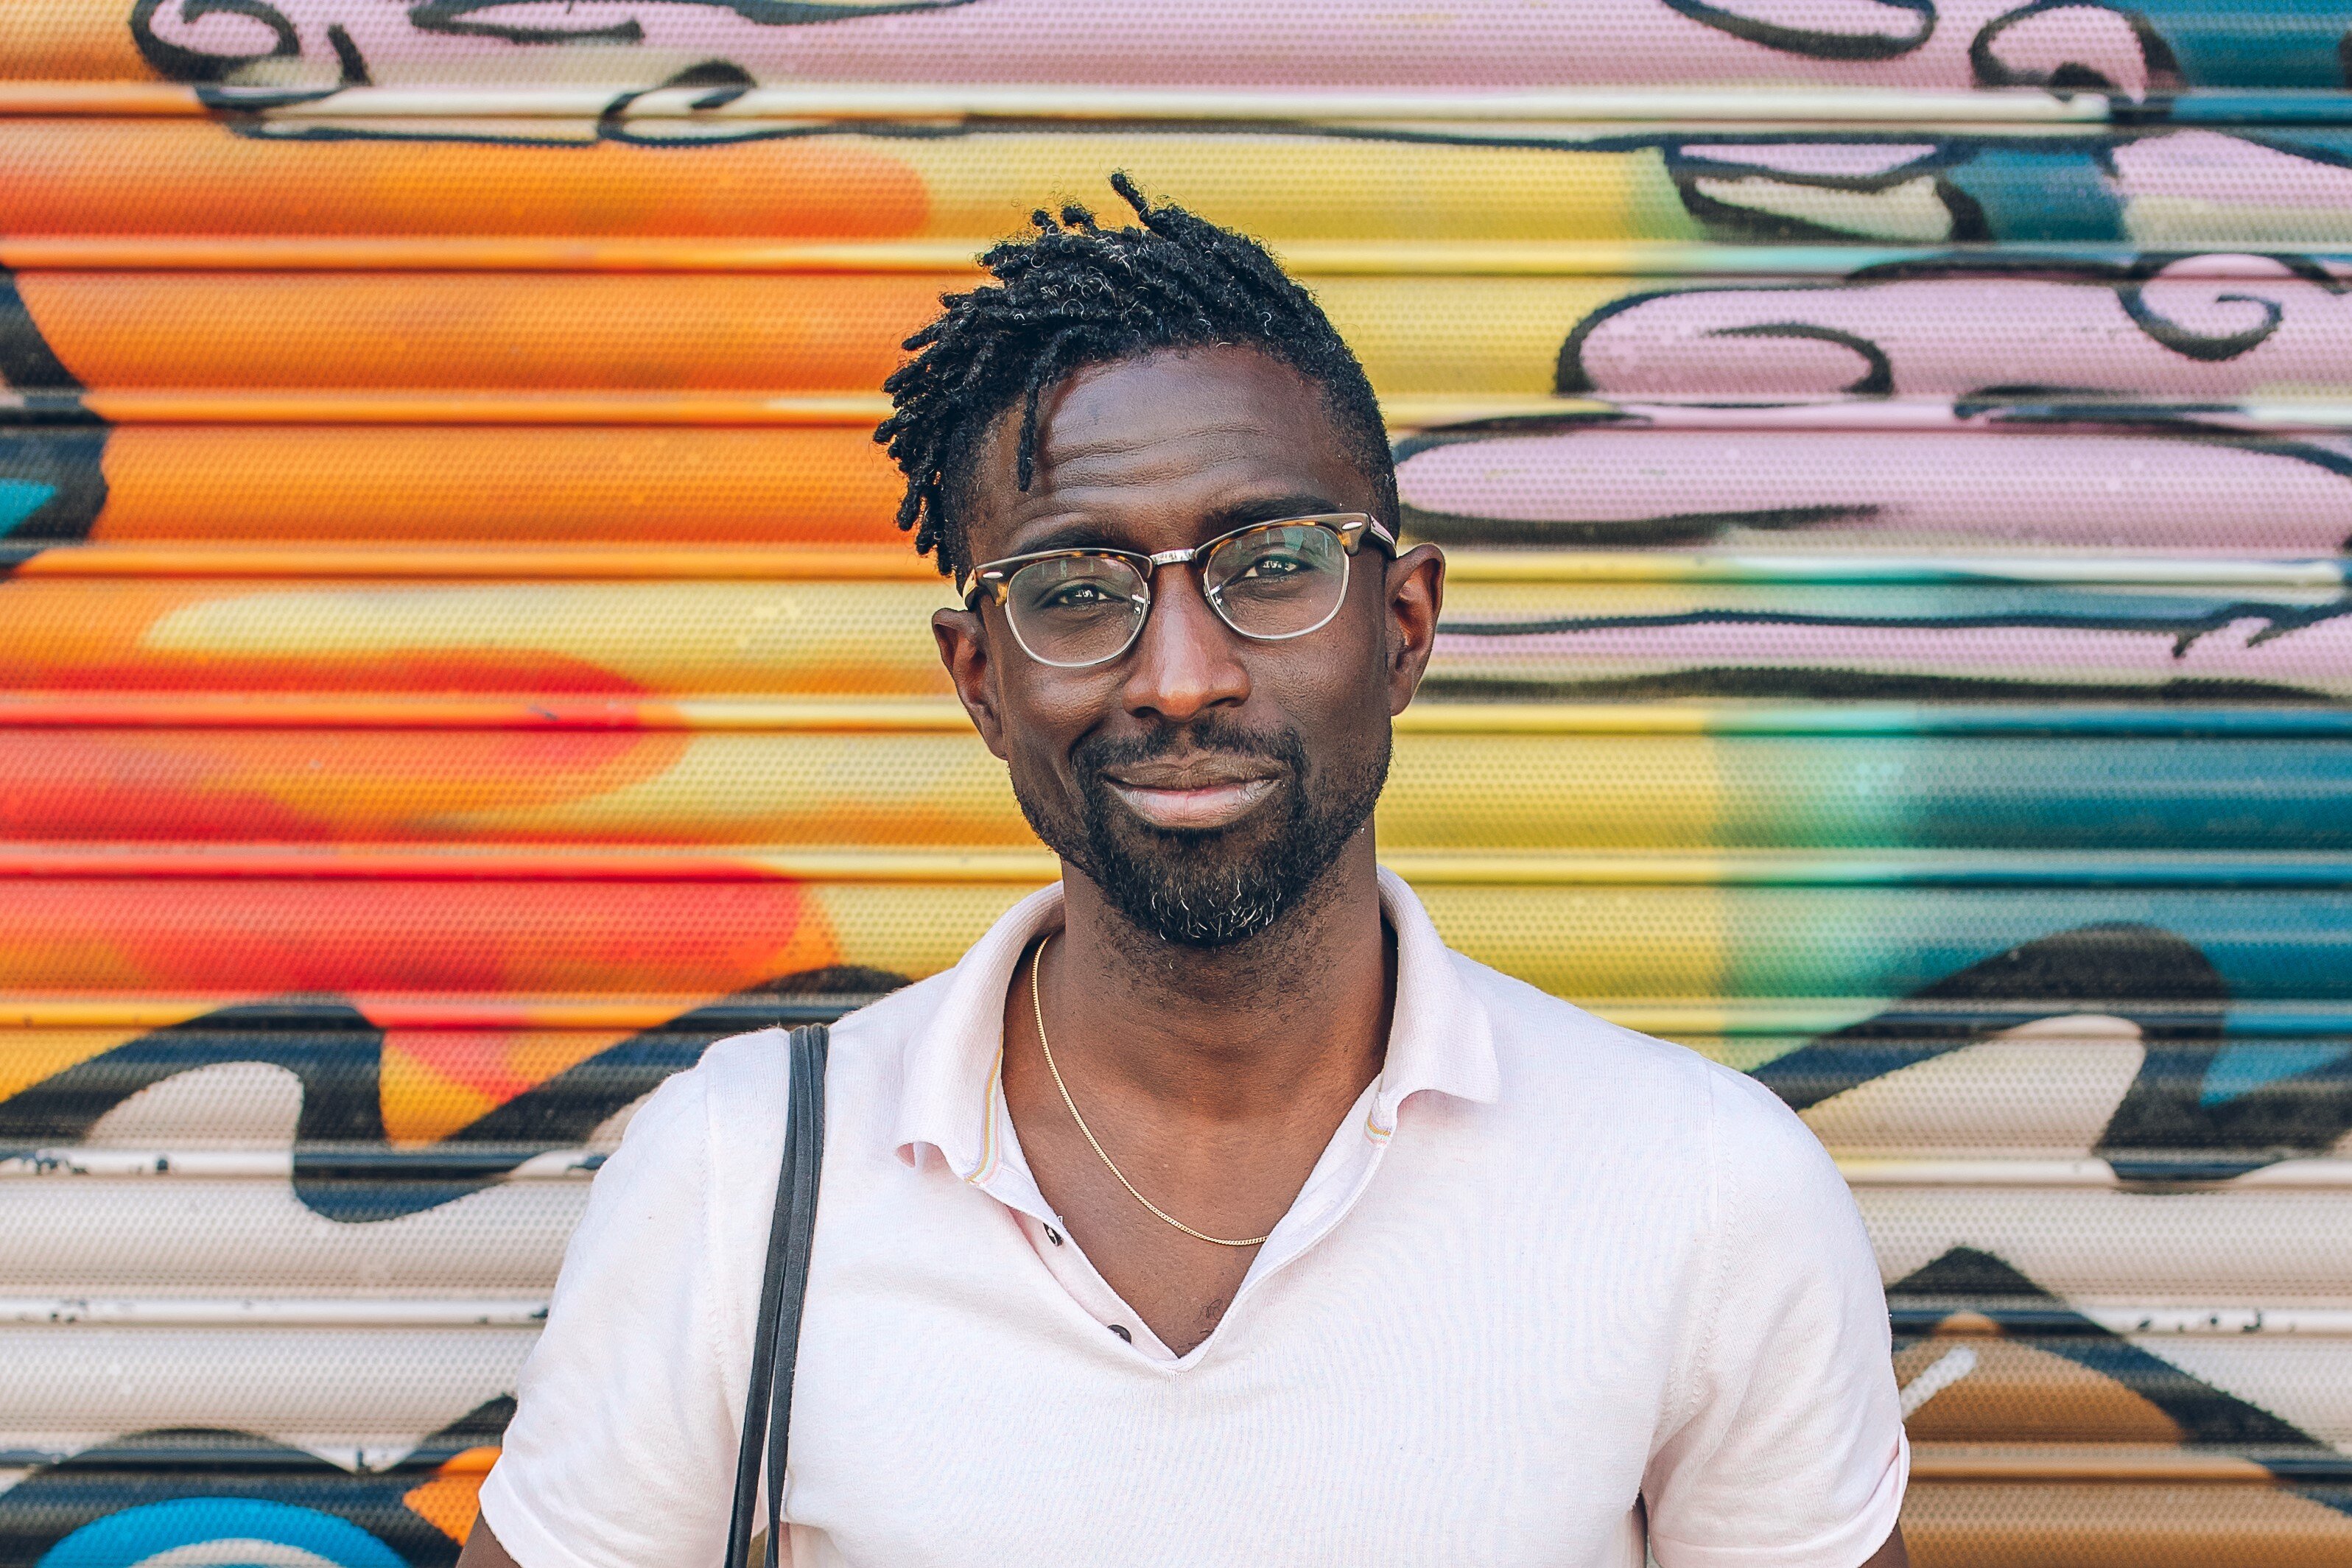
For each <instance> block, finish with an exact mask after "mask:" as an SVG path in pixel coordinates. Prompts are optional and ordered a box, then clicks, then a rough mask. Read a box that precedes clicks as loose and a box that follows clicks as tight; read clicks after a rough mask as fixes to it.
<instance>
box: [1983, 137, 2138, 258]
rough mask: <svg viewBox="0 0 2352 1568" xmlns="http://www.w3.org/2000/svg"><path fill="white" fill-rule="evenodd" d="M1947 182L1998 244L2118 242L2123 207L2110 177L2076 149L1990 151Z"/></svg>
mask: <svg viewBox="0 0 2352 1568" xmlns="http://www.w3.org/2000/svg"><path fill="white" fill-rule="evenodd" d="M1944 178H1945V180H1946V181H1947V182H1948V183H1950V184H1951V185H1952V186H1953V187H1954V188H1955V189H1957V190H1958V191H1959V192H1960V193H1962V194H1964V195H1966V196H1967V197H1968V198H1969V200H1970V201H1972V202H1974V203H1975V204H1976V205H1977V209H1978V211H1979V212H1980V213H1982V214H1984V220H1985V232H1986V234H1987V235H1989V236H1990V237H1993V238H1998V239H2002V240H2015V241H2024V242H2028V243H2032V242H2035V241H2042V240H2051V241H2099V240H2107V241H2116V240H2121V239H2124V238H2126V237H2127V236H2126V232H2125V228H2124V204H2123V200H2122V197H2121V196H2120V195H2119V194H2118V193H2117V192H2116V187H2115V184H2114V183H2113V182H2112V181H2111V180H2110V179H2109V178H2108V176H2107V174H2106V172H2105V170H2103V169H2101V168H2100V167H2099V165H2098V164H2097V163H2096V162H2094V161H2093V160H2092V159H2090V158H2086V157H2084V155H2083V154H2082V153H2081V152H2077V151H2074V150H2073V149H2058V150H2054V151H2053V150H2048V149H2041V148H2032V149H2012V148H2005V147H1986V148H1984V149H1983V150H1981V151H1979V152H1978V153H1977V154H1976V155H1975V156H1974V157H1972V158H1969V160H1967V161H1966V162H1962V163H1959V164H1958V165H1956V166H1955V167H1954V168H1952V169H1951V170H1949V171H1948V172H1946V174H1945V175H1944Z"/></svg>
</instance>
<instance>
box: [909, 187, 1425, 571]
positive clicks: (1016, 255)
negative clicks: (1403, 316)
mask: <svg viewBox="0 0 2352 1568" xmlns="http://www.w3.org/2000/svg"><path fill="white" fill-rule="evenodd" d="M1110 184H1111V189H1112V190H1114V191H1116V192H1118V193H1119V195H1120V196H1121V197H1122V198H1123V199H1124V200H1125V201H1126V202H1127V204H1128V205H1129V206H1130V207H1132V208H1134V209H1135V215H1136V216H1137V217H1138V218H1139V219H1140V220H1141V222H1142V225H1143V226H1142V227H1141V228H1140V229H1129V228H1108V229H1107V228H1101V227H1098V226H1097V225H1096V223H1095V218H1094V214H1092V213H1090V212H1088V211H1087V209H1086V208H1084V207H1081V206H1078V205H1076V204H1070V205H1066V206H1065V207H1063V209H1062V211H1061V216H1060V219H1059V221H1058V222H1057V221H1056V220H1055V216H1054V215H1053V214H1050V213H1048V212H1046V211H1045V210H1044V209H1043V208H1040V209H1039V210H1038V211H1036V212H1035V213H1033V214H1030V221H1031V222H1033V223H1034V224H1035V225H1037V233H1036V234H1035V235H1030V236H1026V237H1024V238H1022V239H1017V240H1006V241H1004V242H1003V244H1000V245H998V246H994V247H993V248H992V249H991V250H990V251H989V252H988V253H987V254H986V255H984V256H982V257H981V258H980V259H981V264H982V266H983V267H987V268H988V270H989V271H990V272H991V273H992V274H993V275H994V276H995V277H996V283H995V284H994V285H990V286H983V287H979V288H975V289H973V290H972V291H971V293H969V294H949V295H943V296H941V297H940V304H941V305H943V306H945V307H946V308H945V309H944V310H943V311H942V312H941V313H940V318H939V319H937V320H935V321H933V322H932V323H931V324H930V325H929V326H928V327H926V328H924V329H922V330H921V331H919V332H918V333H916V334H915V335H914V336H913V337H911V338H909V339H908V340H906V343H905V344H904V345H903V346H904V347H905V348H906V349H907V350H908V351H909V352H913V353H914V354H915V357H914V358H913V359H912V360H910V361H908V362H907V363H906V364H904V365H902V366H900V367H899V368H898V370H897V371H893V372H892V373H891V375H890V378H889V380H887V381H886V382H883V383H882V390H883V391H885V392H888V393H889V394H890V399H891V402H892V405H893V406H894V407H895V408H896V410H897V412H896V413H892V414H891V415H890V417H889V418H888V419H886V420H884V421H883V422H882V423H881V426H880V427H879V428H878V429H877V430H876V431H875V432H874V439H875V440H876V441H877V442H880V443H882V444H884V445H887V447H888V448H889V449H890V455H891V457H892V458H893V459H894V460H895V461H896V462H897V463H898V466H899V468H900V469H901V470H903V471H904V472H905V474H906V476H907V494H906V497H905V498H904V499H903V500H901V501H900V502H899V503H898V526H899V527H900V528H912V529H913V530H914V533H915V549H916V550H917V552H918V553H919V554H926V555H928V554H930V553H931V552H933V551H937V552H938V557H939V564H940V571H941V572H942V573H951V572H960V571H962V570H966V569H967V568H969V567H970V566H971V556H970V551H969V549H968V547H967V545H966V543H965V534H964V527H963V519H962V517H961V506H960V502H961V495H960V492H961V488H962V485H963V482H964V480H965V478H966V477H967V476H969V474H970V472H971V465H972V460H973V456H974V454H975V452H976V450H977V448H978V446H979V443H980V439H981V437H982V435H983V434H985V433H986V432H987V430H988V428H989V427H990V425H992V423H994V422H995V420H996V418H997V416H998V415H999V414H1001V413H1003V412H1004V411H1005V410H1006V409H1009V408H1011V407H1012V406H1013V404H1014V403H1015V402H1018V403H1019V404H1020V405H1021V444H1020V448H1019V451H1018V453H1017V454H1016V456H1015V459H1014V464H1015V468H1016V470H1017V474H1018V477H1019V480H1020V484H1021V488H1022V489H1024V490H1026V489H1028V488H1029V482H1030V480H1031V478H1032V477H1034V474H1035V472H1036V466H1037V404H1038V400H1039V399H1040V398H1042V397H1043V396H1045V394H1046V393H1047V392H1051V391H1052V390H1053V389H1054V388H1055V386H1056V385H1058V384H1059V383H1060V382H1062V381H1063V380H1064V379H1065V378H1066V377H1067V376H1069V375H1070V374H1072V373H1073V372H1074V371H1080V370H1084V369H1086V368H1087V366H1090V365H1100V364H1107V363H1109V362H1111V361H1117V360H1124V359H1129V358H1131V357H1132V356H1135V355H1138V354H1145V353H1150V352H1151V351H1152V350H1158V349H1188V348H1207V347H1211V346H1218V345H1234V346H1241V347H1247V348H1252V349H1256V350H1260V351H1261V352H1263V353H1265V354H1266V355H1268V356H1270V357H1271V358H1273V359H1276V360H1278V361H1281V362H1282V363H1284V364H1286V365H1288V366H1290V367H1291V368H1292V369H1293V370H1295V371H1298V373H1299V374H1301V375H1303V376H1305V377H1306V378H1307V380H1309V381H1311V382H1315V383H1316V384H1317V385H1318V386H1319V387H1320V388H1321V389H1322V391H1323V397H1324V401H1325V402H1326V404H1327V405H1328V408H1329V410H1330V413H1331V416H1332V419H1333V422H1334V423H1336V424H1337V425H1338V426H1339V432H1340V434H1341V435H1342V437H1343V438H1345V439H1346V440H1347V441H1348V443H1349V445H1350V446H1351V447H1352V448H1353V449H1354V452H1353V455H1355V457H1356V459H1357V461H1358V462H1360V463H1361V464H1362V465H1363V467H1364V471H1365V472H1366V473H1367V474H1369V475H1370V476H1371V478H1372V481H1373V484H1374V486H1376V488H1377V490H1378V493H1379V496H1380V506H1381V520H1382V521H1383V522H1386V523H1387V524H1388V525H1389V526H1390V527H1391V528H1394V527H1395V526H1396V513H1397V500H1396V466H1395V464H1394V463H1393V462H1392V461H1391V458H1390V455H1389V444H1388V435H1387V432H1386V430H1385V428H1384V427H1383V425H1382V424H1381V410H1380V403H1379V402H1378V401H1377V400H1375V399H1374V397H1373V396H1372V385H1371V382H1369V381H1367V380H1366V379H1365V377H1364V368H1363V366H1361V365H1360V364H1358V363H1357V362H1356V356H1355V355H1354V353H1352V352H1351V351H1349V348H1348V345H1347V344H1346V343H1345V342H1343V341H1341V340H1340V338H1339V333H1338V332H1336V331H1334V330H1333V329H1332V327H1331V323H1330V320H1329V319H1328V318H1327V317H1326V316H1325V315H1324V314H1323V311H1322V308H1321V307H1319V306H1318V305H1317V304H1316V303H1315V300H1314V297H1313V296H1311V295H1309V294H1308V293H1307V290H1306V289H1304V288H1301V287H1299V286H1298V285H1297V284H1296V283H1294V282H1292V281H1291V280H1290V279H1289V277H1286V276H1285V275H1284V273H1283V270H1282V268H1281V267H1280V266H1279V265H1278V264H1277V263H1276V261H1275V259H1274V257H1273V256H1269V255H1267V254H1266V251H1265V246H1261V245H1259V244H1258V243H1257V242H1256V241H1255V240H1253V239H1251V238H1249V237H1247V236H1246V235H1239V234H1235V233H1234V231H1232V230H1231V229H1224V228H1219V227H1218V226H1217V225H1214V224H1212V223H1207V222H1204V221H1203V220H1202V219H1200V218H1197V217H1194V216H1193V215H1192V214H1191V213H1188V212H1186V211H1185V210H1184V209H1183V208H1181V207H1179V206H1175V205H1172V204H1162V205H1160V206H1156V207H1155V206H1153V205H1152V204H1150V203H1149V202H1148V201H1146V200H1145V199H1144V197H1143V194H1142V193H1141V192H1139V190H1137V189H1136V186H1135V182H1134V181H1132V180H1130V179H1129V178H1128V177H1127V175H1126V174H1125V173H1123V172H1122V173H1117V174H1113V175H1112V176H1111V177H1110ZM918 350H919V351H918Z"/></svg>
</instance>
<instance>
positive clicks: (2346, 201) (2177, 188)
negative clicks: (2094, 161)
mask: <svg viewBox="0 0 2352 1568" xmlns="http://www.w3.org/2000/svg"><path fill="white" fill-rule="evenodd" d="M2112 155H2113V157H2114V159H2115V164H2116V174H2117V176H2118V178H2119V180H2120V182H2121V183H2122V185H2123V188H2124V191H2125V192H2126V194H2127V195H2128V196H2130V197H2132V198H2136V199H2137V198H2168V199H2170V200H2174V201H2188V202H2208V203H2210V204H2213V205H2214V206H2215V207H2216V208H2217V209H2219V210H2220V213H2218V214H2216V215H2217V216H2219V215H2220V214H2226V213H2227V212H2229V211H2230V210H2231V209H2236V208H2245V207H2279V208H2286V209H2292V210H2295V211H2303V212H2313V211H2316V212H2329V213H2342V212H2352V169H2347V168H2345V167H2343V166H2342V165H2341V164H2336V163H2324V162H2320V161H2319V160H2317V159H2315V158H2305V157H2302V156H2299V155H2298V154H2296V153H2294V152H2282V151H2280V150H2279V149H2277V148H2273V147H2265V146H2263V145H2262V144H2261V143H2260V142H2258V141H2248V140H2247V139H2245V138H2244V137H2242V136H2225V135H2223V134H2221V132H2219V131H2173V132H2172V133H2170V134H2168V135H2165V136H2152V137H2149V138H2147V140H2145V141H2126V142H2124V143H2122V144H2121V145H2119V146H2117V147H2116V149H2115V151H2114V153H2113V154H2112Z"/></svg>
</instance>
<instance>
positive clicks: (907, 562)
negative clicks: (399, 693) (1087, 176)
mask: <svg viewBox="0 0 2352 1568" xmlns="http://www.w3.org/2000/svg"><path fill="white" fill-rule="evenodd" d="M12 575H14V576H16V577H20V578H23V577H77V578H79V577H137V578H154V577H228V578H313V577H316V578H393V579H401V580H405V579H477V578H479V579H489V580H501V581H510V580H520V581H530V580H542V581H543V580H622V581H631V580H646V579H676V580H718V581H742V580H759V581H778V582H808V581H852V582H904V581H918V582H920V581H935V580H938V578H939V568H938V567H937V566H935V565H933V564H932V562H931V561H930V560H929V559H926V558H924V557H921V556H918V555H917V554H915V552H914V550H913V549H912V548H911V547H909V546H907V545H905V544H903V543H902V544H900V545H899V546H898V548H897V549H888V548H886V547H877V548H868V549H723V548H720V549H714V548H711V547H709V546H696V545H663V546H659V547H654V546H645V547H638V548H617V547H616V548H609V549H582V548H572V549H398V548H384V549H363V548H359V547H350V546H345V547H338V546H332V545H327V546H316V547H312V548H309V549H295V548H290V547H278V548H271V547H267V546H247V547H238V546H232V545H223V546H210V545H204V546H187V547H183V548H179V549H173V548H169V547H165V546H156V545H107V544H97V545H71V546H60V547H58V548H57V549H47V550H43V551H42V552H41V553H40V554H38V555H36V556H33V557H31V558H30V559H26V560H25V561H24V562H22V563H20V564H19V565H18V566H17V567H16V570H15V571H14V572H13V573H12Z"/></svg>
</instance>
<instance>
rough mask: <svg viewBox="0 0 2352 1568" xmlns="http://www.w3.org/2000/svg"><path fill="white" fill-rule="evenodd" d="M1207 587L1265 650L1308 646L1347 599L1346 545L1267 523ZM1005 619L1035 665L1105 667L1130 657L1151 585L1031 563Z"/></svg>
mask: <svg viewBox="0 0 2352 1568" xmlns="http://www.w3.org/2000/svg"><path fill="white" fill-rule="evenodd" d="M1201 582H1202V589H1203V590H1204V591H1205V592H1206V593H1207V595H1208V599H1209V602H1210V603H1211V604H1212V605H1213V606H1214V607H1215V609H1216V612H1217V613H1218V614H1219V615H1220V616H1221V617H1223V620H1224V622H1225V623H1226V624H1227V625H1229V626H1231V627H1232V628H1233V629H1234V631H1236V632H1240V633H1241V634H1242V635H1243V636H1244V637H1254V638H1257V639H1260V640H1265V641H1272V640H1278V639H1282V638H1287V637H1297V636H1303V635H1305V634H1306V633H1307V632H1312V631H1314V630H1315V629H1316V628H1318V627H1319V626H1321V625H1322V624H1323V623H1324V622H1327V621H1328V620H1330V619H1331V617H1332V616H1333V615H1334V614H1335V613H1337V612H1338V611H1339V601H1340V599H1341V598H1342V597H1343V596H1344V595H1345V593H1346V592H1347V587H1348V553H1347V550H1346V549H1345V548H1344V547H1342V546H1341V544H1340V542H1339V535H1337V534H1336V533H1334V532H1332V531H1331V530H1330V529H1329V528H1320V527H1318V526H1317V525H1315V524H1312V523H1270V524H1267V525H1266V526H1265V527H1264V528H1251V529H1249V530H1247V531H1246V532H1244V533H1240V534H1236V535H1234V537H1232V538H1228V539H1225V540H1223V541H1222V542H1220V543H1219V544H1218V545H1217V547H1216V548H1215V549H1212V550H1211V551H1210V552H1209V554H1208V556H1207V557H1206V558H1205V559H1203V560H1202V563H1201ZM1005 588H1006V594H1005V601H1004V604H1005V610H1006V612H1007V613H1008V615H1009V616H1010V617H1011V619H1012V622H1013V632H1014V634H1015V635H1017V636H1018V637H1019V638H1020V639H1021V644H1022V646H1023V647H1024V648H1026V649H1027V650H1028V651H1029V653H1030V654H1031V656H1032V657H1034V658H1036V659H1038V660H1040V661H1042V662H1043V663H1045V664H1060V665H1065V666H1077V665H1085V664H1102V663H1105V662H1106V661H1108V660H1111V659H1116V658H1118V656H1119V655H1120V654H1121V653H1125V652H1126V651H1127V649H1128V646H1129V644H1130V643H1133V642H1134V641H1135V637H1136V634H1137V633H1138V632H1140V631H1141V630H1142V629H1143V620H1144V617H1145V615H1147V614H1148V613H1149V612H1150V608H1151V588H1150V583H1149V581H1148V580H1146V579H1145V578H1144V576H1143V573H1142V572H1141V571H1140V570H1138V569H1137V567H1136V565H1135V563H1134V562H1132V561H1130V560H1128V559H1123V558H1121V557H1118V556H1110V555H1099V556H1097V555H1071V556H1055V557H1052V558H1050V559H1045V560H1034V561H1031V562H1030V563H1029V564H1028V565H1026V566H1024V567H1022V568H1020V569H1019V570H1016V571H1015V572H1013V576H1012V578H1011V579H1010V580H1008V581H1007V582H1006V584H1005Z"/></svg>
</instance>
